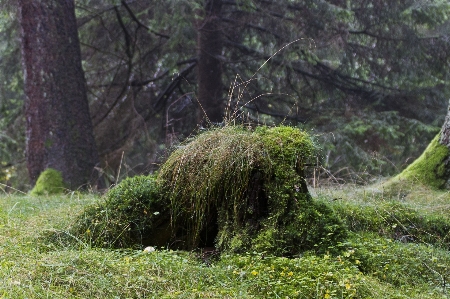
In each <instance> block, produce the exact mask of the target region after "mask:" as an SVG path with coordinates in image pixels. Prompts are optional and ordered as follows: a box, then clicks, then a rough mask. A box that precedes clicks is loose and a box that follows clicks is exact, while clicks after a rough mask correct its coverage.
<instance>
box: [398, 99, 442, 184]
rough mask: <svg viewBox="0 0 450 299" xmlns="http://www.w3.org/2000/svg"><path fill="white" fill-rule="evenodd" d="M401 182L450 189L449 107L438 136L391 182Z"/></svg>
mask: <svg viewBox="0 0 450 299" xmlns="http://www.w3.org/2000/svg"><path fill="white" fill-rule="evenodd" d="M401 181H406V182H408V183H414V184H415V183H417V184H423V185H427V186H430V187H434V188H447V189H448V188H450V106H449V108H448V110H447V116H446V117H445V121H444V124H443V126H442V128H441V131H440V132H439V134H438V135H437V136H436V137H435V138H434V139H433V140H432V141H431V142H430V144H429V145H428V147H427V148H426V149H425V151H424V152H423V154H422V155H421V156H420V157H419V158H417V159H416V160H415V161H414V162H413V163H412V164H411V165H409V166H408V167H407V168H406V169H405V170H403V171H402V172H401V173H400V174H399V175H398V176H396V177H395V178H393V180H392V182H393V183H397V182H401Z"/></svg>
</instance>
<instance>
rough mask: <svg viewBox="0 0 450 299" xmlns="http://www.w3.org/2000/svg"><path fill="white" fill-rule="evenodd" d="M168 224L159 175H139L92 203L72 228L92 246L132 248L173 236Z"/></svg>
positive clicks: (157, 242) (71, 229)
mask: <svg viewBox="0 0 450 299" xmlns="http://www.w3.org/2000/svg"><path fill="white" fill-rule="evenodd" d="M168 223H169V219H168V213H167V205H166V204H164V203H163V202H162V199H161V196H160V192H159V189H158V186H157V184H156V179H155V177H154V176H136V177H131V178H127V179H125V180H123V181H122V182H121V183H120V184H118V185H117V186H115V187H114V188H112V189H111V190H110V191H109V192H108V193H107V194H106V195H105V196H104V197H103V198H102V199H101V200H100V201H99V202H97V203H95V204H93V205H90V206H88V207H87V208H86V209H85V210H84V211H83V213H82V214H81V215H79V216H78V218H77V219H76V221H75V223H74V225H73V226H72V227H71V228H70V229H69V231H70V234H72V235H73V236H76V238H77V239H78V240H81V241H82V242H84V243H86V244H90V245H91V246H100V247H113V248H130V247H142V246H145V245H161V244H164V243H165V242H166V241H167V240H168V239H169V238H170V232H169V230H168Z"/></svg>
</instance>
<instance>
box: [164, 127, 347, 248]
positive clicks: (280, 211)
mask: <svg viewBox="0 0 450 299" xmlns="http://www.w3.org/2000/svg"><path fill="white" fill-rule="evenodd" d="M314 153H315V146H314V143H313V141H312V139H311V138H310V136H309V135H308V134H307V133H306V132H303V131H301V130H298V129H296V128H291V127H285V126H281V127H274V128H268V127H261V128H257V129H256V130H255V131H251V130H247V129H245V128H242V127H225V128H220V129H215V130H211V131H208V132H205V133H203V134H201V135H199V136H197V137H196V138H195V139H193V140H191V141H190V142H188V143H186V144H185V145H183V146H182V147H181V148H180V149H178V150H177V151H175V152H174V153H173V154H172V155H171V156H170V157H169V159H168V160H167V162H166V163H165V164H164V165H163V166H162V167H161V169H160V173H159V177H158V180H159V182H160V184H161V188H162V190H163V193H164V195H163V196H165V197H166V198H168V199H169V201H170V205H171V211H172V216H171V218H172V219H173V226H174V228H175V230H176V232H175V234H176V235H177V236H178V239H180V240H183V241H184V242H185V248H187V249H192V248H195V247H196V246H199V244H205V243H208V242H215V245H216V246H217V247H219V248H220V249H221V250H230V251H245V250H249V249H253V250H258V251H267V252H270V253H273V254H277V255H291V254H297V253H299V252H301V251H305V250H311V249H312V250H317V251H326V250H329V249H330V248H331V247H333V246H334V245H336V243H337V242H339V241H340V240H342V239H343V238H345V235H346V233H345V229H344V227H343V225H342V223H341V222H340V220H339V219H338V218H337V217H336V216H335V215H334V214H333V212H332V210H331V209H329V208H328V207H327V206H326V205H324V204H319V203H317V202H315V201H314V200H313V199H312V198H311V196H310V195H309V193H308V190H307V188H306V182H305V179H304V173H303V172H304V165H305V163H306V162H307V160H308V159H309V158H311V157H312V156H313V155H314ZM211 238H213V240H211ZM214 238H215V239H214Z"/></svg>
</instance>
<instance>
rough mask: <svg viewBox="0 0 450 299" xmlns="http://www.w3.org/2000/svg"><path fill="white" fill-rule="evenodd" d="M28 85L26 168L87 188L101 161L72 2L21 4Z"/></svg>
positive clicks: (23, 0) (31, 172) (34, 173)
mask: <svg viewBox="0 0 450 299" xmlns="http://www.w3.org/2000/svg"><path fill="white" fill-rule="evenodd" d="M18 6H19V19H20V26H21V39H22V42H21V49H22V62H23V71H24V80H25V94H26V100H25V117H26V138H27V144H26V152H27V166H28V171H29V175H30V178H31V181H32V182H35V181H36V179H37V177H38V176H39V174H40V173H41V172H42V171H43V170H45V169H46V168H54V169H56V170H58V171H60V172H61V173H62V175H63V179H64V181H65V182H66V184H67V185H68V186H69V187H70V188H78V187H79V186H81V185H83V184H86V183H87V182H88V181H89V178H90V176H91V174H92V171H93V169H94V166H95V164H96V163H97V161H98V155H97V150H96V146H95V140H94V137H93V133H92V132H93V130H92V123H91V117H90V114H89V106H88V100H87V94H86V84H85V79H84V73H83V69H82V66H81V54H80V45H79V40H78V32H77V23H76V18H75V7H74V1H73V0H61V1H56V0H54V1H52V0H48V1H28V0H19V1H18Z"/></svg>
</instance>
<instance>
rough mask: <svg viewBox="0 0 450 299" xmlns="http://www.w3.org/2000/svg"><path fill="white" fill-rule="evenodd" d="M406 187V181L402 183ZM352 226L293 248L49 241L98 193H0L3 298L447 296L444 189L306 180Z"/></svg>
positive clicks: (449, 267)
mask: <svg viewBox="0 0 450 299" xmlns="http://www.w3.org/2000/svg"><path fill="white" fill-rule="evenodd" d="M403 190H404V189H403ZM310 192H311V194H312V195H313V197H314V198H315V199H316V200H318V201H324V202H327V204H329V205H330V206H331V207H332V208H333V210H334V211H335V212H336V213H337V214H338V215H340V217H341V218H342V220H343V221H344V223H345V224H346V225H347V226H348V229H349V231H350V234H349V237H348V238H347V240H346V241H345V242H343V243H342V244H340V245H339V247H340V248H339V251H338V252H334V253H320V254H316V253H314V251H307V252H304V253H302V254H300V255H297V256H293V257H289V258H286V257H275V256H271V255H266V254H264V253H263V252H246V253H241V254H233V253H224V254H222V255H220V256H219V257H216V258H215V259H212V260H209V261H208V262H205V260H204V259H202V258H200V257H199V253H198V252H195V251H181V250H180V251H174V250H168V249H166V248H156V251H154V252H145V251H143V248H142V249H133V250H131V249H104V248H103V249H102V248H94V247H92V246H91V245H90V244H87V243H85V242H82V241H81V240H80V242H75V243H71V244H67V245H65V246H59V247H58V246H53V245H51V244H50V245H49V244H48V242H46V241H45V239H43V238H42V237H41V236H42V235H43V234H45V232H48V231H55V230H64V229H66V228H67V227H69V226H70V225H71V224H73V223H74V221H75V220H76V216H77V215H78V214H79V213H80V212H82V211H83V209H84V208H85V207H86V206H88V205H92V204H94V203H96V202H97V201H99V197H98V196H95V195H89V194H84V195H81V194H75V193H72V194H68V195H58V196H39V197H35V196H23V195H20V196H19V195H9V194H4V195H2V196H0V297H1V298H448V292H449V287H448V283H447V280H448V278H449V277H450V253H449V251H448V249H449V244H450V242H449V240H448V239H449V236H448V232H449V230H448V228H449V227H450V217H449V216H448V215H450V213H449V210H450V194H449V193H448V192H445V191H435V190H432V189H429V188H426V187H423V186H420V185H417V184H415V185H414V186H411V188H410V189H409V190H406V191H402V193H401V194H395V193H392V192H391V193H385V192H384V191H383V189H382V185H376V186H368V187H355V186H350V185H339V186H332V187H327V188H316V189H311V188H310Z"/></svg>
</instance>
